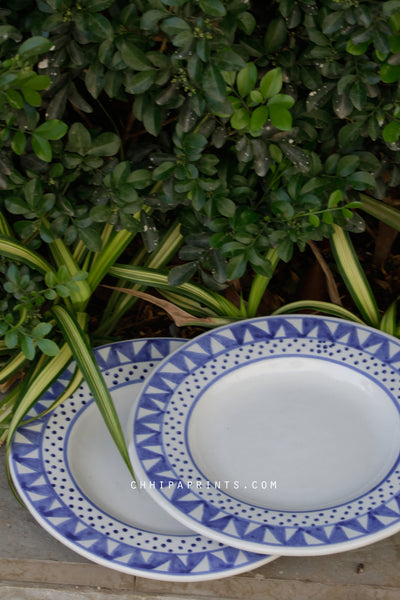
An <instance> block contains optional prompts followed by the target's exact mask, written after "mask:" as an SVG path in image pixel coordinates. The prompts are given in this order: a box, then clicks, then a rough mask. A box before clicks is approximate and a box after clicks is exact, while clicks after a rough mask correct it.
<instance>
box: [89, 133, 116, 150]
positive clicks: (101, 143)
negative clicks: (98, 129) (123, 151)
mask: <svg viewBox="0 0 400 600" xmlns="http://www.w3.org/2000/svg"><path fill="white" fill-rule="evenodd" d="M120 145H121V140H120V139H119V137H118V136H117V134H116V133H112V132H110V131H106V132H105V133H101V134H100V135H99V136H97V138H95V139H94V140H93V142H92V145H91V148H90V150H89V151H88V154H89V155H91V156H113V155H114V154H117V152H118V150H119V148H120Z"/></svg>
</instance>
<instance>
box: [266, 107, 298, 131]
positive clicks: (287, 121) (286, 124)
mask: <svg viewBox="0 0 400 600" xmlns="http://www.w3.org/2000/svg"><path fill="white" fill-rule="evenodd" d="M269 117H270V119H271V123H272V125H274V127H277V128H278V129H281V130H282V131H288V130H289V129H291V128H292V115H291V114H290V112H289V111H288V110H287V108H284V107H282V106H281V105H279V104H271V105H269Z"/></svg>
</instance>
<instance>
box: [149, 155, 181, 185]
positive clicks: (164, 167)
mask: <svg viewBox="0 0 400 600" xmlns="http://www.w3.org/2000/svg"><path fill="white" fill-rule="evenodd" d="M175 168H176V163H175V162H171V161H168V160H167V161H165V162H163V163H161V165H159V166H158V167H156V168H155V169H154V171H153V177H154V180H155V181H162V180H163V179H168V177H169V176H170V175H171V174H172V173H173V172H174V170H175Z"/></svg>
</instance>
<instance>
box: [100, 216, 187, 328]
mask: <svg viewBox="0 0 400 600" xmlns="http://www.w3.org/2000/svg"><path fill="white" fill-rule="evenodd" d="M180 229H181V224H180V223H179V222H176V223H173V225H172V226H171V227H170V228H169V230H168V231H167V232H166V233H165V235H164V236H163V238H162V240H161V241H160V243H159V244H158V246H157V248H156V250H154V252H152V254H151V256H150V258H149V259H148V260H147V261H146V262H145V263H144V264H145V266H146V267H149V268H152V269H160V268H162V267H165V265H167V264H168V262H169V261H170V259H171V257H172V256H173V255H174V254H175V253H176V252H177V250H178V249H179V247H180V246H181V245H182V241H183V237H182V235H181V233H180ZM144 258H145V252H144V250H141V251H140V252H139V253H138V255H137V256H136V257H135V259H134V261H132V263H131V264H132V265H133V266H138V265H140V264H143V260H144ZM117 286H118V287H131V288H132V289H134V290H139V291H145V289H146V286H143V285H140V284H137V283H134V284H130V285H129V283H128V282H127V281H126V280H125V279H121V280H120V281H119V282H118V284H117ZM136 301H137V298H135V297H134V296H129V295H127V294H121V293H118V292H114V293H113V294H112V296H111V298H110V300H109V302H108V304H107V306H106V309H105V311H104V314H103V317H102V322H101V325H100V327H99V328H98V330H97V331H96V335H107V334H109V333H110V332H111V331H112V330H113V328H114V327H115V325H116V324H117V323H118V321H119V320H120V319H121V317H122V316H123V315H124V314H125V313H126V312H127V311H128V310H129V309H130V308H131V307H132V306H133V305H134V303H135V302H136Z"/></svg>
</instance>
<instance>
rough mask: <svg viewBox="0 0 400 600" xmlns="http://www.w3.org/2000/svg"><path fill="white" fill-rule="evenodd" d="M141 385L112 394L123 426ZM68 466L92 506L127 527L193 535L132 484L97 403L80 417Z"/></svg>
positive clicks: (86, 409) (72, 442)
mask: <svg viewBox="0 0 400 600" xmlns="http://www.w3.org/2000/svg"><path fill="white" fill-rule="evenodd" d="M140 389H141V385H140V384H131V385H129V386H123V387H120V388H118V389H114V390H113V391H112V396H113V399H114V401H115V406H116V409H117V413H118V416H119V419H120V422H121V423H126V422H127V419H128V415H129V411H130V409H131V407H132V403H133V399H134V398H135V397H137V395H138V392H139V390H140ZM67 456H68V466H69V469H70V471H71V474H72V476H73V478H74V480H75V482H76V483H77V485H78V486H79V488H80V489H81V491H82V492H83V493H84V494H85V495H86V496H87V498H88V499H90V502H91V503H93V504H94V505H95V506H97V507H98V508H100V509H101V510H103V511H104V512H105V513H107V514H108V515H110V516H111V517H114V518H116V519H118V520H120V521H122V522H123V523H127V524H128V525H132V526H134V527H138V528H140V529H147V530H148V531H153V532H155V533H164V534H169V535H182V534H186V533H188V532H189V533H190V534H191V533H193V532H192V531H190V530H189V529H188V528H187V527H185V526H184V525H182V524H181V523H179V522H178V521H176V520H175V519H174V518H173V517H171V516H170V515H169V514H168V513H167V512H166V511H164V510H163V509H162V508H161V507H160V506H159V505H158V504H157V503H156V502H155V501H154V500H153V499H152V498H151V497H150V495H149V493H148V491H147V490H146V489H145V488H142V489H139V488H140V485H141V484H140V482H137V485H135V483H134V482H133V481H132V477H131V475H130V473H129V471H128V469H127V467H126V466H125V464H124V462H123V460H122V458H121V457H120V454H119V452H118V450H117V449H116V446H115V444H114V442H113V440H112V439H111V436H110V434H109V432H108V430H107V428H106V426H105V424H104V421H103V419H102V417H101V415H100V413H99V411H98V409H97V406H96V404H95V403H94V402H92V403H91V404H90V405H88V406H87V407H86V408H85V409H84V410H83V411H82V412H81V413H80V415H78V417H77V420H76V422H75V424H74V427H73V428H72V431H71V434H70V436H69V439H68V447H67Z"/></svg>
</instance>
